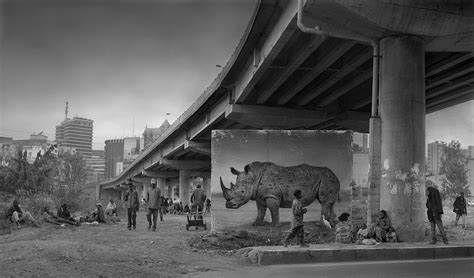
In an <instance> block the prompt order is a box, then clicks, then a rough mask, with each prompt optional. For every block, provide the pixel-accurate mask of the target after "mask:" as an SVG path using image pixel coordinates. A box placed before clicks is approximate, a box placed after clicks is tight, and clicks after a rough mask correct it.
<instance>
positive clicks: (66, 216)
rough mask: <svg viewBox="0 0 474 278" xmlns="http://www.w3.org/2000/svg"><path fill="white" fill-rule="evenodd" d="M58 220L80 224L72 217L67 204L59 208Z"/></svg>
mask: <svg viewBox="0 0 474 278" xmlns="http://www.w3.org/2000/svg"><path fill="white" fill-rule="evenodd" d="M57 220H58V221H59V222H63V223H67V224H71V225H78V224H79V222H78V221H76V220H75V219H74V218H72V217H71V213H70V212H69V210H68V209H67V205H66V204H62V205H61V206H60V207H59V208H58V212H57Z"/></svg>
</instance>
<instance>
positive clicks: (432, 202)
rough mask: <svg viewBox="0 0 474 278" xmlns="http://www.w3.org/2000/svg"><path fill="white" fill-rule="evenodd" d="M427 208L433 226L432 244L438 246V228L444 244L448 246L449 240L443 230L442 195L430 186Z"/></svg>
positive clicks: (427, 194) (427, 189) (427, 193)
mask: <svg viewBox="0 0 474 278" xmlns="http://www.w3.org/2000/svg"><path fill="white" fill-rule="evenodd" d="M426 196H427V198H426V208H427V209H428V210H427V214H428V220H429V221H430V225H431V242H430V244H436V226H438V230H439V232H440V234H441V237H442V238H443V242H444V244H448V238H447V237H446V233H445V232H444V228H443V221H442V220H441V216H442V214H443V203H442V201H441V194H439V191H438V189H436V188H434V187H432V186H428V187H427V188H426Z"/></svg>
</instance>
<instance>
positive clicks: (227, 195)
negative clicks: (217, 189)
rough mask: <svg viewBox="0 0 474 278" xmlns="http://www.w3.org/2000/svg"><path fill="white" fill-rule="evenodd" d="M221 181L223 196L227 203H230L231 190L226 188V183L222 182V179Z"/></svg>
mask: <svg viewBox="0 0 474 278" xmlns="http://www.w3.org/2000/svg"><path fill="white" fill-rule="evenodd" d="M220 179H221V189H222V194H223V195H224V199H226V200H227V201H229V200H230V199H231V197H230V189H229V188H227V187H225V185H224V183H223V182H222V177H221V178H220Z"/></svg>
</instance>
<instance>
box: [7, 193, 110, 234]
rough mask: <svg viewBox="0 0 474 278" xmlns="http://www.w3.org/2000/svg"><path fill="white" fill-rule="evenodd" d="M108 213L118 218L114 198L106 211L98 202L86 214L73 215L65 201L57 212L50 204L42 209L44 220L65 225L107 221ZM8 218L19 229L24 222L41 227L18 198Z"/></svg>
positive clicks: (10, 208)
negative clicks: (24, 208) (23, 207)
mask: <svg viewBox="0 0 474 278" xmlns="http://www.w3.org/2000/svg"><path fill="white" fill-rule="evenodd" d="M106 215H108V216H109V217H115V218H117V219H118V217H117V206H116V204H115V203H114V201H113V200H110V202H109V204H108V205H107V208H106V210H105V211H104V209H103V208H102V204H101V203H97V204H96V207H95V209H94V210H92V211H90V212H88V213H87V215H86V216H77V217H73V216H72V215H71V212H70V211H69V209H68V205H67V204H65V203H63V204H61V206H60V207H59V208H58V209H57V211H56V212H54V211H53V210H52V209H51V208H50V207H49V206H45V207H44V208H43V210H42V217H43V221H44V222H47V223H50V224H55V225H60V226H64V225H65V224H69V225H75V226H80V225H81V222H86V223H94V222H97V223H105V222H106ZM6 218H7V219H9V220H10V221H11V223H13V224H15V225H16V227H17V228H18V229H21V225H22V224H31V225H32V226H35V227H40V224H39V222H38V221H37V220H35V218H34V217H33V215H32V214H31V213H30V212H29V211H25V210H23V209H22V207H21V205H20V202H19V201H18V200H17V199H15V200H13V203H12V205H11V206H10V207H9V208H8V210H7V211H6Z"/></svg>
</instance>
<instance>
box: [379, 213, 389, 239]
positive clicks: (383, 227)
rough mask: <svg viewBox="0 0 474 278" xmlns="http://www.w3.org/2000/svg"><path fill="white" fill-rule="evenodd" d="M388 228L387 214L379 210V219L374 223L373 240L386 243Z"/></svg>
mask: <svg viewBox="0 0 474 278" xmlns="http://www.w3.org/2000/svg"><path fill="white" fill-rule="evenodd" d="M390 226H391V224H390V219H389V218H388V215H387V212H386V211H385V210H381V211H380V213H379V219H378V220H377V223H375V240H377V242H386V241H387V232H388V228H390Z"/></svg>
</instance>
